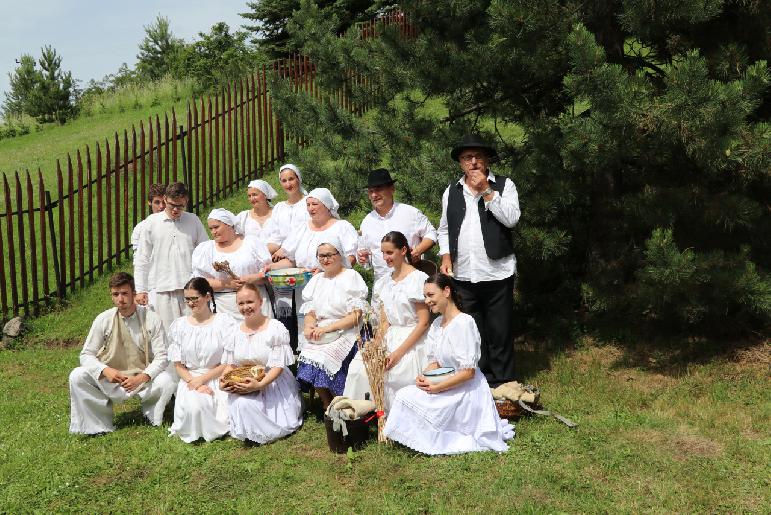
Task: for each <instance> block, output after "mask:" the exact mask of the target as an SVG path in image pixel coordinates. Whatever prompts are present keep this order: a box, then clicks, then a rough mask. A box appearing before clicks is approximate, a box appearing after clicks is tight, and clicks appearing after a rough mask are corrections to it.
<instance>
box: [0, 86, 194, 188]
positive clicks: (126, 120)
mask: <svg viewBox="0 0 771 515" xmlns="http://www.w3.org/2000/svg"><path fill="white" fill-rule="evenodd" d="M191 95H192V85H191V84H189V83H186V82H180V81H171V80H166V81H161V82H158V83H155V84H151V85H148V86H145V87H141V88H139V87H127V88H124V89H121V90H119V91H117V92H115V93H105V94H103V95H101V96H98V97H94V98H92V99H91V100H90V101H89V102H88V103H87V104H86V105H85V107H84V110H83V112H82V113H81V115H80V117H78V118H77V119H75V120H72V121H71V122H68V123H67V124H66V125H62V126H60V125H55V124H54V125H47V126H45V127H44V128H43V129H42V130H41V131H37V132H32V133H30V134H27V135H24V136H19V137H16V138H9V139H4V140H0V172H4V173H6V174H13V173H14V172H15V171H19V172H24V171H25V170H29V171H30V172H35V173H36V172H37V170H38V168H40V170H41V171H42V172H43V176H44V178H45V180H46V184H49V185H53V184H54V182H53V180H54V178H55V177H56V160H57V159H60V160H61V161H62V165H63V166H66V160H67V154H68V153H70V154H72V156H73V158H74V156H75V152H76V151H77V150H78V149H80V150H81V152H82V151H84V150H85V147H86V145H88V146H90V147H91V148H92V149H93V148H94V145H95V143H96V142H97V141H98V142H100V144H102V146H103V145H104V139H105V138H110V144H112V138H113V137H114V134H115V132H118V133H119V134H120V135H121V137H122V134H123V130H124V129H127V130H129V131H130V130H131V126H132V124H133V125H136V126H137V128H138V127H139V122H140V121H144V122H145V125H146V124H147V119H148V117H150V116H153V117H155V115H160V116H161V117H162V116H163V114H164V113H165V112H166V113H169V115H171V110H172V108H174V109H176V111H177V114H178V115H180V114H181V115H184V113H185V108H186V105H187V101H188V99H189V98H190V97H191ZM161 119H162V118H161ZM49 187H50V186H49Z"/></svg>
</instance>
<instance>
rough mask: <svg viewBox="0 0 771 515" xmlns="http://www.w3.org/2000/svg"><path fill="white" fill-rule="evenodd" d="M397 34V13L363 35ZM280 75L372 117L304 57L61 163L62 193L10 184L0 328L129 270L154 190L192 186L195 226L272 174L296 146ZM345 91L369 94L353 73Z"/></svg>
mask: <svg viewBox="0 0 771 515" xmlns="http://www.w3.org/2000/svg"><path fill="white" fill-rule="evenodd" d="M389 25H390V26H393V25H395V26H397V27H398V28H399V30H400V31H401V32H402V34H404V35H411V34H412V33H413V32H414V29H413V28H412V27H411V26H410V25H409V24H408V22H407V20H406V17H405V16H404V15H402V14H401V13H393V14H390V15H388V16H386V17H381V18H379V19H377V20H373V21H371V22H367V23H363V24H360V25H359V30H360V35H361V37H362V38H364V39H366V38H371V37H376V36H377V34H378V30H379V29H378V28H379V27H381V26H389ZM271 75H276V76H278V77H280V78H282V79H286V80H289V81H291V83H292V84H293V87H294V91H295V92H296V93H304V94H310V95H313V96H315V97H316V98H322V97H324V98H328V99H331V100H332V101H334V102H336V103H337V104H338V105H339V106H341V107H343V108H345V109H348V110H349V111H350V112H353V113H357V114H361V113H363V112H364V111H365V110H366V109H367V108H368V107H370V106H368V105H356V104H355V103H354V102H352V101H351V100H350V98H349V97H348V96H347V95H346V93H345V89H344V88H343V89H340V90H338V91H333V92H322V91H321V90H320V88H319V86H318V84H317V81H316V69H315V66H314V65H313V64H312V63H311V62H310V60H309V59H308V58H307V57H305V56H300V55H295V56H291V57H289V58H285V59H279V60H276V61H275V62H273V63H272V65H271V66H267V67H266V66H263V67H262V69H260V70H258V71H257V72H255V73H254V74H252V75H250V76H249V77H246V78H243V79H241V80H239V81H236V82H234V83H231V84H229V85H228V86H227V87H225V88H224V89H223V90H222V91H221V92H220V93H219V94H217V95H214V96H208V97H205V98H200V99H194V100H191V101H190V102H189V103H188V106H187V109H186V113H185V115H184V116H183V117H181V118H180V117H178V116H177V113H176V112H175V111H174V110H172V112H171V114H170V115H169V113H164V114H163V115H162V116H159V115H156V116H155V117H154V118H153V117H150V118H149V119H148V120H147V121H146V122H145V121H144V120H143V121H140V122H139V124H138V128H137V127H136V126H132V127H131V130H124V131H123V133H122V134H119V133H115V134H114V135H113V136H112V137H111V138H106V139H105V140H104V141H103V142H97V143H96V144H95V145H94V147H89V146H86V148H85V149H83V151H81V150H77V151H76V152H75V155H74V159H73V157H72V156H71V155H68V156H67V159H66V163H65V164H64V165H62V164H61V163H60V162H58V161H57V167H56V168H57V169H56V184H55V185H53V187H51V185H49V184H46V183H45V180H44V177H43V174H42V173H41V171H40V170H38V171H37V174H35V173H30V172H29V171H26V172H24V173H19V172H18V171H17V172H15V173H14V174H13V175H12V176H10V177H9V176H8V175H6V174H5V173H3V185H2V187H3V192H2V198H3V200H4V202H3V205H4V211H2V212H0V257H2V263H0V319H2V321H3V322H5V321H6V320H8V319H9V318H10V317H11V316H19V315H24V316H38V315H39V314H40V313H41V311H42V310H43V309H45V308H46V307H47V306H48V305H50V304H51V302H52V301H53V300H54V299H59V300H64V299H65V298H66V297H67V295H68V294H71V293H73V292H75V291H76V290H77V289H78V288H83V287H85V286H86V285H88V284H91V283H92V282H93V281H94V279H95V277H98V276H100V275H102V274H104V273H105V272H107V271H109V270H110V269H111V268H112V267H113V266H114V265H117V264H120V263H121V262H122V261H123V260H127V259H129V258H130V249H131V242H130V237H131V231H132V229H133V227H134V226H135V225H136V224H137V223H138V222H139V221H140V220H142V219H143V218H144V217H146V216H147V215H148V214H149V213H148V209H149V208H148V206H147V203H146V202H145V198H146V196H147V190H148V188H149V186H150V185H151V184H153V183H168V182H172V181H182V182H184V183H186V184H187V186H188V188H189V189H190V202H189V204H188V205H189V207H190V209H191V210H192V211H193V212H195V213H196V214H198V213H200V212H201V210H202V209H205V208H206V207H208V206H210V205H211V204H212V203H213V202H215V201H217V200H219V199H220V198H223V197H225V196H228V195H230V194H232V193H234V192H235V191H237V189H239V188H241V187H242V186H243V185H244V184H245V183H246V182H248V181H249V180H251V179H253V178H255V177H260V176H262V175H263V174H264V173H265V171H269V170H272V169H273V168H275V166H276V162H277V161H279V160H282V159H283V158H284V145H285V143H286V142H287V141H288V140H289V138H291V135H287V134H285V132H284V130H283V128H282V125H281V122H280V120H279V119H278V118H277V116H276V114H275V113H274V111H273V107H272V101H271V97H270V93H269V91H268V82H269V77H270V76H271ZM346 80H347V81H350V82H351V83H353V84H355V85H357V86H362V85H364V84H365V82H364V79H363V78H362V77H361V76H359V75H358V74H356V73H355V72H354V71H351V72H350V73H348V74H347V75H346ZM297 143H298V144H302V142H301V141H297ZM49 188H50V189H49Z"/></svg>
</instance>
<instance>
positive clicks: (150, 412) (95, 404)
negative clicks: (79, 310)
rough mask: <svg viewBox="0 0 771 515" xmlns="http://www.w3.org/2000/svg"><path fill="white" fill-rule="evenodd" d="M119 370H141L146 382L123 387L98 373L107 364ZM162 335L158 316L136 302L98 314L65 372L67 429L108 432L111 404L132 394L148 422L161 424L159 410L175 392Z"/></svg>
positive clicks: (121, 400)
mask: <svg viewBox="0 0 771 515" xmlns="http://www.w3.org/2000/svg"><path fill="white" fill-rule="evenodd" d="M108 363H109V365H110V366H111V367H112V368H116V369H118V370H120V371H122V372H123V373H124V375H135V374H137V373H140V372H144V373H145V374H147V375H149V376H150V378H151V379H150V381H148V382H147V383H145V384H144V385H143V386H142V387H140V389H139V390H135V391H134V392H131V393H129V392H126V390H124V389H123V387H122V386H121V385H120V384H117V383H111V382H109V381H108V380H107V379H106V378H104V377H101V378H100V376H101V375H102V371H103V370H104V369H105V368H107V367H108ZM167 363H168V362H167V361H166V338H165V336H164V332H163V326H162V324H161V321H160V319H159V318H158V316H157V315H156V314H155V313H153V312H152V311H150V310H148V309H146V308H144V307H143V306H137V308H136V311H135V312H134V314H133V315H131V316H128V317H123V316H122V315H121V314H120V313H118V308H112V309H108V310H107V311H104V312H102V313H100V314H99V315H98V316H97V317H96V319H95V320H94V322H93V324H91V330H90V331H89V332H88V337H86V342H85V344H84V345H83V350H82V351H81V353H80V366H79V367H77V368H75V369H74V370H73V371H72V373H70V379H69V384H70V432H72V433H83V434H96V433H107V432H110V431H112V430H113V429H114V426H113V423H112V418H113V411H112V405H113V403H115V402H124V401H126V400H128V399H130V398H131V397H132V396H136V397H138V398H139V399H140V401H141V403H142V413H143V414H144V415H145V417H147V419H148V420H149V421H150V423H151V424H153V425H155V426H157V425H160V423H161V421H162V420H163V410H164V409H165V408H166V404H168V402H169V399H171V396H172V395H173V394H174V389H175V388H176V383H175V381H174V380H173V378H172V376H171V375H170V374H169V373H168V372H167V371H166V365H167Z"/></svg>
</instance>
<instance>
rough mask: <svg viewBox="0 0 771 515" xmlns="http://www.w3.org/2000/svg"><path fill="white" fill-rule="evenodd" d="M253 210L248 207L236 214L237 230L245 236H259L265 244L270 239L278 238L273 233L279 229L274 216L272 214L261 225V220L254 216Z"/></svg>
mask: <svg viewBox="0 0 771 515" xmlns="http://www.w3.org/2000/svg"><path fill="white" fill-rule="evenodd" d="M251 212H252V210H251V209H247V210H246V211H241V212H240V213H238V216H236V230H237V231H238V232H239V233H241V234H243V235H244V236H251V237H253V238H257V239H258V240H260V241H261V242H262V243H263V244H265V245H267V244H268V242H269V241H271V240H275V239H277V238H278V236H274V235H273V233H274V232H276V231H278V227H277V226H276V222H275V221H274V220H273V216H272V215H271V217H270V218H268V219H267V220H265V223H263V224H262V225H260V222H258V221H257V220H255V219H254V218H252V215H251Z"/></svg>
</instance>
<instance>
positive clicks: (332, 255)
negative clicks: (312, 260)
mask: <svg viewBox="0 0 771 515" xmlns="http://www.w3.org/2000/svg"><path fill="white" fill-rule="evenodd" d="M339 255H340V253H339V252H333V253H331V254H318V255H317V256H316V257H318V258H319V259H332V258H333V257H335V256H339Z"/></svg>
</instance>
